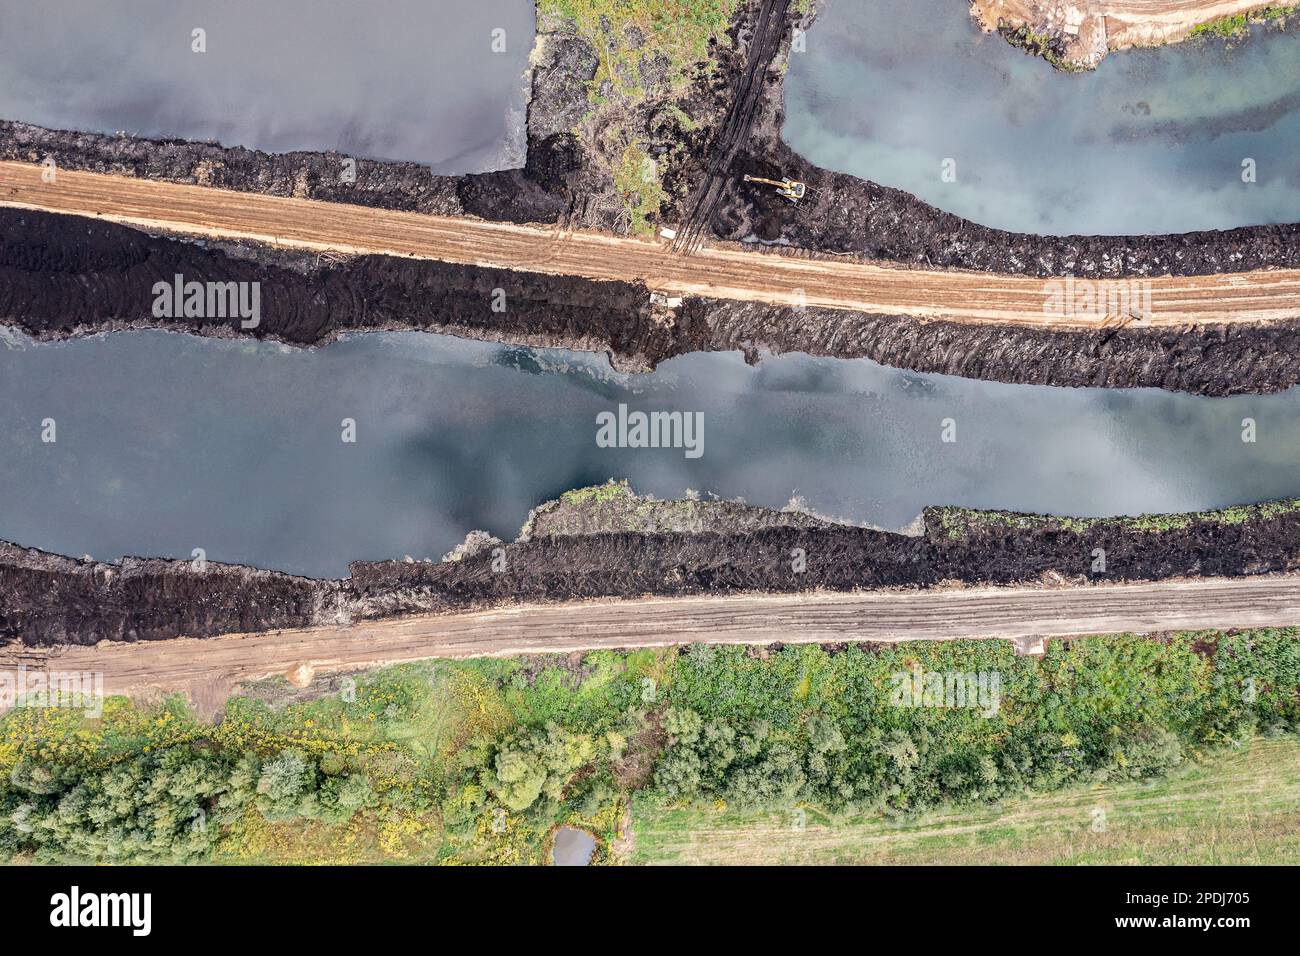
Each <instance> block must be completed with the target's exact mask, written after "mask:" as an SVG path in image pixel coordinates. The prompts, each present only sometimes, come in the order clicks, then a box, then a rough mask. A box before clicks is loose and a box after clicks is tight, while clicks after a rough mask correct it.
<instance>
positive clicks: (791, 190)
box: [745, 175, 808, 203]
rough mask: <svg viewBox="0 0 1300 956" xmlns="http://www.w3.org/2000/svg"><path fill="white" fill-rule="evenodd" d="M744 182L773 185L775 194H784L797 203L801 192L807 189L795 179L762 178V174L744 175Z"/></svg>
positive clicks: (801, 195) (800, 197)
mask: <svg viewBox="0 0 1300 956" xmlns="http://www.w3.org/2000/svg"><path fill="white" fill-rule="evenodd" d="M745 182H747V183H762V184H763V185H765V186H775V187H776V194H777V195H778V196H784V197H785V198H786V199H788V200H790V202H792V203H798V202H799V200H800V199H803V194H804V193H805V192H806V191H807V189H808V187H807V186H805V185H804V184H803V183H801V182H799V180H797V179H764V178H763V177H762V176H749V175H746V176H745Z"/></svg>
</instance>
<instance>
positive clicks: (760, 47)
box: [673, 0, 790, 255]
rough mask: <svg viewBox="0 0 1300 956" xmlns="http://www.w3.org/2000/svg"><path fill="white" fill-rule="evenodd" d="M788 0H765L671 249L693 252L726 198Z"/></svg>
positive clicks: (778, 43)
mask: <svg viewBox="0 0 1300 956" xmlns="http://www.w3.org/2000/svg"><path fill="white" fill-rule="evenodd" d="M789 9H790V0H765V2H764V3H763V7H762V9H761V10H760V11H759V14H758V20H757V21H756V23H755V25H754V31H753V35H752V36H751V37H750V39H749V50H748V52H749V57H748V60H747V61H746V64H745V70H744V72H743V73H741V75H740V79H739V81H738V82H737V84H736V91H735V94H734V95H733V96H732V100H731V105H730V107H729V108H728V109H727V115H726V117H725V118H724V120H723V122H722V126H721V127H719V129H718V131H717V133H716V134H715V135H714V139H713V141H712V142H711V143H710V144H709V152H710V153H711V154H712V155H711V157H710V159H709V162H708V172H707V174H706V175H705V178H704V182H703V183H701V184H700V186H699V187H698V191H697V193H696V199H695V201H694V203H692V204H691V211H690V213H689V214H688V216H687V218H686V221H685V222H684V223H683V224H682V226H681V227H680V229H679V230H678V233H677V237H676V238H675V239H674V240H673V251H674V252H679V253H681V254H682V255H690V254H691V253H692V252H694V251H695V250H697V249H698V248H699V247H700V245H701V243H703V241H704V238H705V232H706V231H707V230H709V224H710V223H711V222H712V221H713V213H714V211H715V210H716V209H717V206H718V203H719V202H720V201H721V199H722V192H723V189H724V188H725V186H726V180H727V176H728V175H729V174H730V171H731V165H732V163H733V162H734V160H735V158H736V154H737V153H738V152H739V151H740V148H741V147H742V146H743V145H745V143H746V142H747V140H748V139H749V134H750V130H751V129H752V128H753V125H754V119H755V117H756V116H757V115H758V108H759V104H760V103H761V102H762V99H763V81H764V79H765V78H766V77H767V71H768V70H769V69H770V68H771V66H772V61H773V60H774V59H775V58H776V54H777V52H778V51H779V50H780V49H781V39H782V37H783V36H784V35H785V22H786V14H787V13H788V12H789Z"/></svg>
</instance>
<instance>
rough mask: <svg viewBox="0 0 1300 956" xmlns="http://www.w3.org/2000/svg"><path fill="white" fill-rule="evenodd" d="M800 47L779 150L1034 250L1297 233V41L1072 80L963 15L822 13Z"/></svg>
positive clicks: (944, 2)
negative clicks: (1284, 228) (1123, 238)
mask: <svg viewBox="0 0 1300 956" xmlns="http://www.w3.org/2000/svg"><path fill="white" fill-rule="evenodd" d="M805 40H806V45H807V50H806V52H804V53H794V54H792V56H791V63H790V70H789V75H788V77H787V79H786V86H785V90H786V122H785V130H784V135H785V138H786V141H787V142H788V143H789V144H790V145H791V146H792V147H793V148H794V149H796V150H798V151H799V152H800V153H802V154H803V155H804V156H806V157H807V158H808V159H809V160H811V161H812V162H814V163H817V164H818V165H821V166H826V167H829V168H831V169H837V170H841V171H844V172H848V173H852V174H854V175H857V176H862V177H864V178H867V179H871V180H874V181H875V182H878V183H883V184H884V185H887V186H896V187H899V188H902V189H905V190H907V191H908V192H910V193H913V194H915V195H917V196H920V197H921V198H922V199H924V200H926V201H927V202H930V203H933V204H934V205H936V206H938V207H940V208H941V209H944V210H947V211H948V212H952V213H956V214H958V215H961V216H965V217H966V218H968V219H972V220H974V221H975V222H979V223H982V224H984V225H986V226H994V227H999V228H1003V229H1013V230H1018V231H1023V232H1031V233H1048V234H1070V233H1086V234H1124V235H1127V234H1140V233H1163V232H1187V231H1191V230H1196V229H1224V228H1231V227H1233V226H1245V225H1256V224H1264V223H1278V222H1298V221H1300V36H1298V35H1296V34H1295V33H1294V32H1292V33H1289V34H1287V33H1277V32H1266V31H1263V30H1260V29H1256V30H1255V31H1254V35H1253V36H1252V37H1251V39H1250V40H1248V41H1243V42H1236V43H1234V44H1232V45H1231V46H1227V45H1225V44H1224V43H1222V42H1198V41H1193V42H1191V43H1184V44H1178V45H1174V46H1170V47H1164V48H1161V49H1154V50H1132V51H1127V52H1124V53H1114V54H1111V55H1110V56H1109V57H1107V58H1106V59H1105V60H1103V61H1102V63H1101V66H1100V67H1099V68H1098V69H1097V71H1096V72H1093V73H1082V74H1077V75H1067V74H1063V73H1058V72H1056V71H1054V70H1053V69H1052V68H1051V67H1050V66H1049V65H1048V64H1047V63H1046V62H1044V61H1042V60H1040V59H1037V58H1035V57H1031V56H1027V55H1026V54H1024V53H1022V52H1021V51H1019V50H1016V49H1014V48H1012V47H1011V46H1010V44H1008V43H1007V42H1006V41H1004V40H1003V39H1002V38H1001V37H999V36H997V35H993V36H985V35H983V34H982V33H981V32H980V30H979V28H978V27H976V26H975V24H974V22H973V21H972V20H971V18H970V16H969V14H968V12H967V5H966V4H965V3H961V2H959V0H828V2H827V3H826V4H825V6H824V7H823V8H822V12H821V13H820V15H819V16H818V18H817V21H816V22H815V23H814V25H813V27H812V29H810V30H809V31H808V34H807V36H806V37H805ZM1247 158H1249V159H1253V160H1254V161H1255V169H1256V180H1257V181H1256V182H1254V183H1250V184H1247V183H1244V182H1242V171H1243V170H1242V161H1243V160H1244V159H1247ZM945 159H952V160H954V161H955V163H956V182H944V181H943V180H942V179H941V175H940V174H941V168H942V163H943V161H944V160H945Z"/></svg>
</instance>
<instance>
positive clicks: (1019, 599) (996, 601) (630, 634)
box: [0, 575, 1300, 707]
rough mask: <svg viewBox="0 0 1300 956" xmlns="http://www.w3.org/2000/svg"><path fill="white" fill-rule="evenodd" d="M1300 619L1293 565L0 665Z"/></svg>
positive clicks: (257, 671)
mask: <svg viewBox="0 0 1300 956" xmlns="http://www.w3.org/2000/svg"><path fill="white" fill-rule="evenodd" d="M1296 625H1300V576H1295V575H1277V576H1268V577H1251V578H1202V579H1195V580H1186V581H1167V582H1160V583H1150V584H1126V585H1100V586H1095V587H1083V588H1065V589H1060V590H1047V589H1026V588H971V589H965V590H952V591H894V592H871V593H856V594H820V593H815V594H804V595H742V596H735V597H689V598H658V599H646V600H636V601H608V602H594V603H589V604H567V605H545V606H520V607H514V608H508V609H499V610H493V611H482V612H476V613H470V614H448V615H426V616H418V617H409V618H402V619H397V620H391V621H377V622H369V623H361V624H356V625H354V626H350V627H318V628H310V629H303V630H290V631H273V632H267V633H261V634H232V635H225V636H222V637H213V638H208V639H205V640H195V639H190V638H180V639H176V640H167V641H147V642H143V643H139V644H122V643H113V644H110V643H107V642H104V643H101V644H100V645H98V646H95V647H58V648H53V649H41V648H28V647H24V646H22V645H20V644H17V643H11V644H8V645H5V646H3V647H0V668H4V669H13V668H17V667H18V666H20V665H25V666H26V667H27V668H28V670H29V671H33V672H35V671H44V670H51V671H64V672H69V671H93V672H100V673H102V674H103V675H104V690H105V693H108V694H129V695H135V696H139V695H146V696H147V695H149V694H151V693H157V692H171V691H183V692H186V693H189V694H190V695H191V697H192V698H193V699H194V700H195V701H196V703H199V704H200V706H205V705H206V706H207V707H213V706H220V702H222V701H224V700H225V698H226V696H228V695H229V693H230V692H231V690H232V689H233V688H234V687H235V686H236V685H237V684H238V683H240V682H241V681H246V680H255V679H260V678H265V677H271V676H276V675H286V676H288V677H289V678H290V679H291V680H293V681H295V682H298V683H301V682H304V681H306V680H308V679H310V677H311V676H312V675H313V674H315V673H318V672H331V671H333V672H338V671H348V670H361V669H364V668H367V667H375V666H380V665H385V664H394V663H399V662H402V661H413V660H422V659H426V658H433V657H444V658H447V657H451V658H455V657H488V656H498V657H499V656H510V655H517V654H542V653H564V652H570V651H581V650H592V649H597V648H631V647H662V646H668V645H672V644H683V643H690V642H695V641H700V642H708V643H718V644H766V643H772V642H775V641H782V642H786V643H812V642H823V643H831V642H842V641H879V642H889V643H895V642H900V641H905V640H953V639H957V638H984V639H1007V640H1014V641H1016V643H1017V647H1018V648H1019V649H1021V650H1022V651H1028V652H1031V653H1032V652H1034V651H1036V650H1037V649H1038V647H1039V645H1040V641H1039V638H1041V637H1043V636H1061V637H1065V636H1080V635H1088V634H1105V633H1119V632H1127V631H1136V632H1152V631H1162V630H1196V629H1211V628H1229V627H1284V626H1296Z"/></svg>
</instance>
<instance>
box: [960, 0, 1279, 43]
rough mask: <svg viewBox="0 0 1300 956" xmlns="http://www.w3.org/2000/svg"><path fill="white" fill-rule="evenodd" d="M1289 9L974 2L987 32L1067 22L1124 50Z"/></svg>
mask: <svg viewBox="0 0 1300 956" xmlns="http://www.w3.org/2000/svg"><path fill="white" fill-rule="evenodd" d="M1286 5H1287V3H1286V0H972V3H971V12H972V13H973V14H974V16H975V19H976V20H978V21H979V22H980V23H981V24H983V25H984V27H985V29H988V30H992V29H994V28H995V27H996V26H997V25H998V22H999V21H1002V22H1004V23H1007V24H1010V25H1017V26H1018V25H1031V26H1032V25H1035V24H1042V23H1045V22H1050V23H1052V24H1053V25H1057V26H1064V25H1065V24H1067V23H1068V24H1070V25H1071V31H1074V32H1077V33H1078V34H1080V35H1082V36H1083V37H1084V38H1085V42H1087V41H1088V39H1091V42H1092V43H1094V44H1096V45H1097V46H1100V48H1101V49H1110V50H1124V49H1127V48H1129V47H1134V46H1160V45H1162V44H1165V43H1176V42H1178V41H1179V40H1184V39H1186V38H1187V37H1188V35H1189V34H1191V32H1192V30H1193V29H1195V28H1196V27H1197V26H1199V25H1200V24H1202V23H1212V22H1214V21H1215V20H1221V19H1223V18H1224V17H1234V16H1237V15H1239V14H1242V13H1247V12H1250V11H1253V10H1262V9H1264V8H1265V7H1269V6H1286ZM1094 32H1095V37H1092V38H1089V36H1088V35H1089V34H1092V33H1094Z"/></svg>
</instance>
